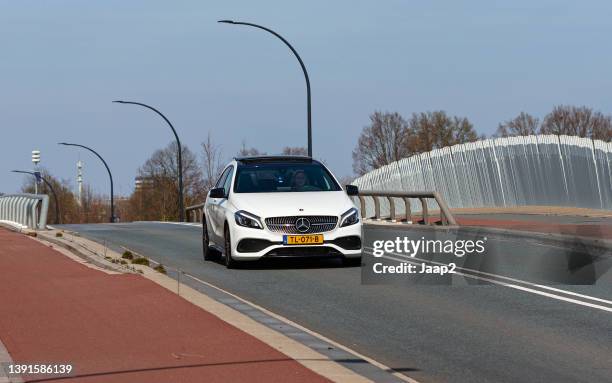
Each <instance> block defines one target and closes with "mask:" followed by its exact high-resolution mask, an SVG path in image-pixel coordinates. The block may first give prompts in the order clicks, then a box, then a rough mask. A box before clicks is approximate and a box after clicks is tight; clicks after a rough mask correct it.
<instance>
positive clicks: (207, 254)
mask: <svg viewBox="0 0 612 383" xmlns="http://www.w3.org/2000/svg"><path fill="white" fill-rule="evenodd" d="M202 255H203V256H204V260H205V261H210V260H212V259H213V254H212V250H211V248H210V237H209V236H208V225H207V224H206V217H203V218H202Z"/></svg>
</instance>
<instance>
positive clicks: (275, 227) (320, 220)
mask: <svg viewBox="0 0 612 383" xmlns="http://www.w3.org/2000/svg"><path fill="white" fill-rule="evenodd" d="M299 218H306V219H307V220H308V221H309V222H310V229H308V230H307V231H299V230H298V229H297V227H296V226H295V224H296V221H297V220H298V219H299ZM337 223H338V217H336V216H333V215H299V216H291V217H270V218H266V226H267V227H268V230H270V231H273V232H275V233H284V234H312V233H324V232H326V231H331V230H334V228H335V227H336V224H337Z"/></svg>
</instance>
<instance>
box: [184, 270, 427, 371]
mask: <svg viewBox="0 0 612 383" xmlns="http://www.w3.org/2000/svg"><path fill="white" fill-rule="evenodd" d="M184 275H186V276H188V277H189V278H191V279H194V280H196V281H198V282H200V283H202V284H205V285H207V286H209V287H212V288H213V289H216V290H218V291H221V292H222V293H225V294H227V295H229V296H231V297H232V298H235V299H237V300H239V301H241V302H244V303H246V304H248V305H250V306H252V307H254V308H256V309H258V310H260V311H262V312H264V313H265V314H267V315H269V316H271V317H274V318H276V319H278V320H280V321H282V322H285V323H287V324H289V325H291V326H293V327H295V328H298V329H300V330H302V331H304V332H306V333H308V334H310V335H312V336H314V337H317V338H319V339H321V340H323V341H325V342H327V343H329V344H331V345H332V346H335V347H337V348H340V349H342V350H344V351H346V352H348V353H351V354H353V355H355V356H356V357H358V358H361V359H363V360H365V361H366V362H368V363H370V364H372V365H374V366H376V367H378V368H380V369H381V370H386V371H389V373H390V374H391V375H393V376H395V377H396V378H399V379H401V380H404V381H406V382H408V383H419V382H418V381H417V380H415V379H413V378H411V377H409V376H408V375H405V374H404V373H402V372H399V371H395V370H393V369H392V368H390V367H388V366H386V365H384V364H382V363H380V362H378V361H376V360H374V359H372V358H368V357H367V356H365V355H363V354H360V353H358V352H357V351H355V350H352V349H351V348H349V347H347V346H345V345H342V344H340V343H338V342H334V341H333V340H331V339H329V338H327V337H325V336H324V335H321V334H319V333H317V332H315V331H312V330H310V329H308V328H306V327H304V326H301V325H299V324H297V323H295V322H293V321H291V320H290V319H287V318H285V317H283V316H281V315H279V314H276V313H274V312H272V311H270V310H267V309H265V308H264V307H262V306H259V305H258V304H256V303H253V302H251V301H249V300H247V299H244V298H242V297H239V296H238V295H235V294H232V293H230V292H229V291H227V290H224V289H222V288H221V287H219V286H216V285H213V284H212V283H210V282H206V281H203V280H201V279H200V278H198V277H195V276H193V275H191V274H189V273H184ZM330 360H333V359H331V358H330Z"/></svg>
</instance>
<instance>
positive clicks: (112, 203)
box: [58, 142, 115, 223]
mask: <svg viewBox="0 0 612 383" xmlns="http://www.w3.org/2000/svg"><path fill="white" fill-rule="evenodd" d="M58 145H64V146H77V147H79V148H83V149H87V150H89V151H90V152H92V153H93V154H95V155H96V157H98V158H99V159H100V161H102V163H103V164H104V167H106V171H107V172H108V177H109V178H110V203H111V215H110V222H111V223H113V222H115V196H114V189H113V174H112V173H111V171H110V168H109V167H108V164H107V163H106V161H104V158H102V156H101V155H99V154H98V152H96V151H95V150H93V149H92V148H89V147H87V146H85V145H80V144H70V143H67V142H59V143H58Z"/></svg>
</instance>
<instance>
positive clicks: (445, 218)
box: [185, 190, 457, 226]
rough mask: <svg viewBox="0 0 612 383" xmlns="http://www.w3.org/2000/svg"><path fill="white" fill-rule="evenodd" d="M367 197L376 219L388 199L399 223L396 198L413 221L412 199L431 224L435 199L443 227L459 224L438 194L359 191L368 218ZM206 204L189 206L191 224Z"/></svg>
mask: <svg viewBox="0 0 612 383" xmlns="http://www.w3.org/2000/svg"><path fill="white" fill-rule="evenodd" d="M366 197H371V198H372V199H373V200H374V216H375V217H374V218H376V219H381V213H380V200H379V198H381V197H383V198H387V200H388V201H389V213H390V214H389V219H390V220H391V221H393V222H395V221H397V219H396V218H397V215H396V214H395V200H394V199H395V198H401V199H402V200H403V201H404V219H405V221H411V217H412V214H411V209H410V199H418V200H419V201H420V202H421V215H422V216H423V222H424V223H425V224H426V225H427V224H429V223H430V220H429V218H430V217H429V209H428V206H427V201H426V200H427V199H433V200H435V201H436V203H437V204H438V206H439V207H440V219H441V222H442V224H443V225H452V226H456V225H457V222H456V221H455V218H454V217H453V214H452V213H451V211H450V209H449V208H448V206H447V205H446V202H444V200H443V199H442V197H441V196H440V194H439V193H437V192H392V191H377V190H364V191H359V195H358V198H359V202H360V208H361V209H360V210H361V217H362V218H366V200H365V198H366ZM203 208H204V204H203V203H201V204H199V205H193V206H188V207H187V208H185V213H186V214H185V216H186V217H187V220H188V221H189V222H202V215H203V214H204V212H203Z"/></svg>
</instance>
